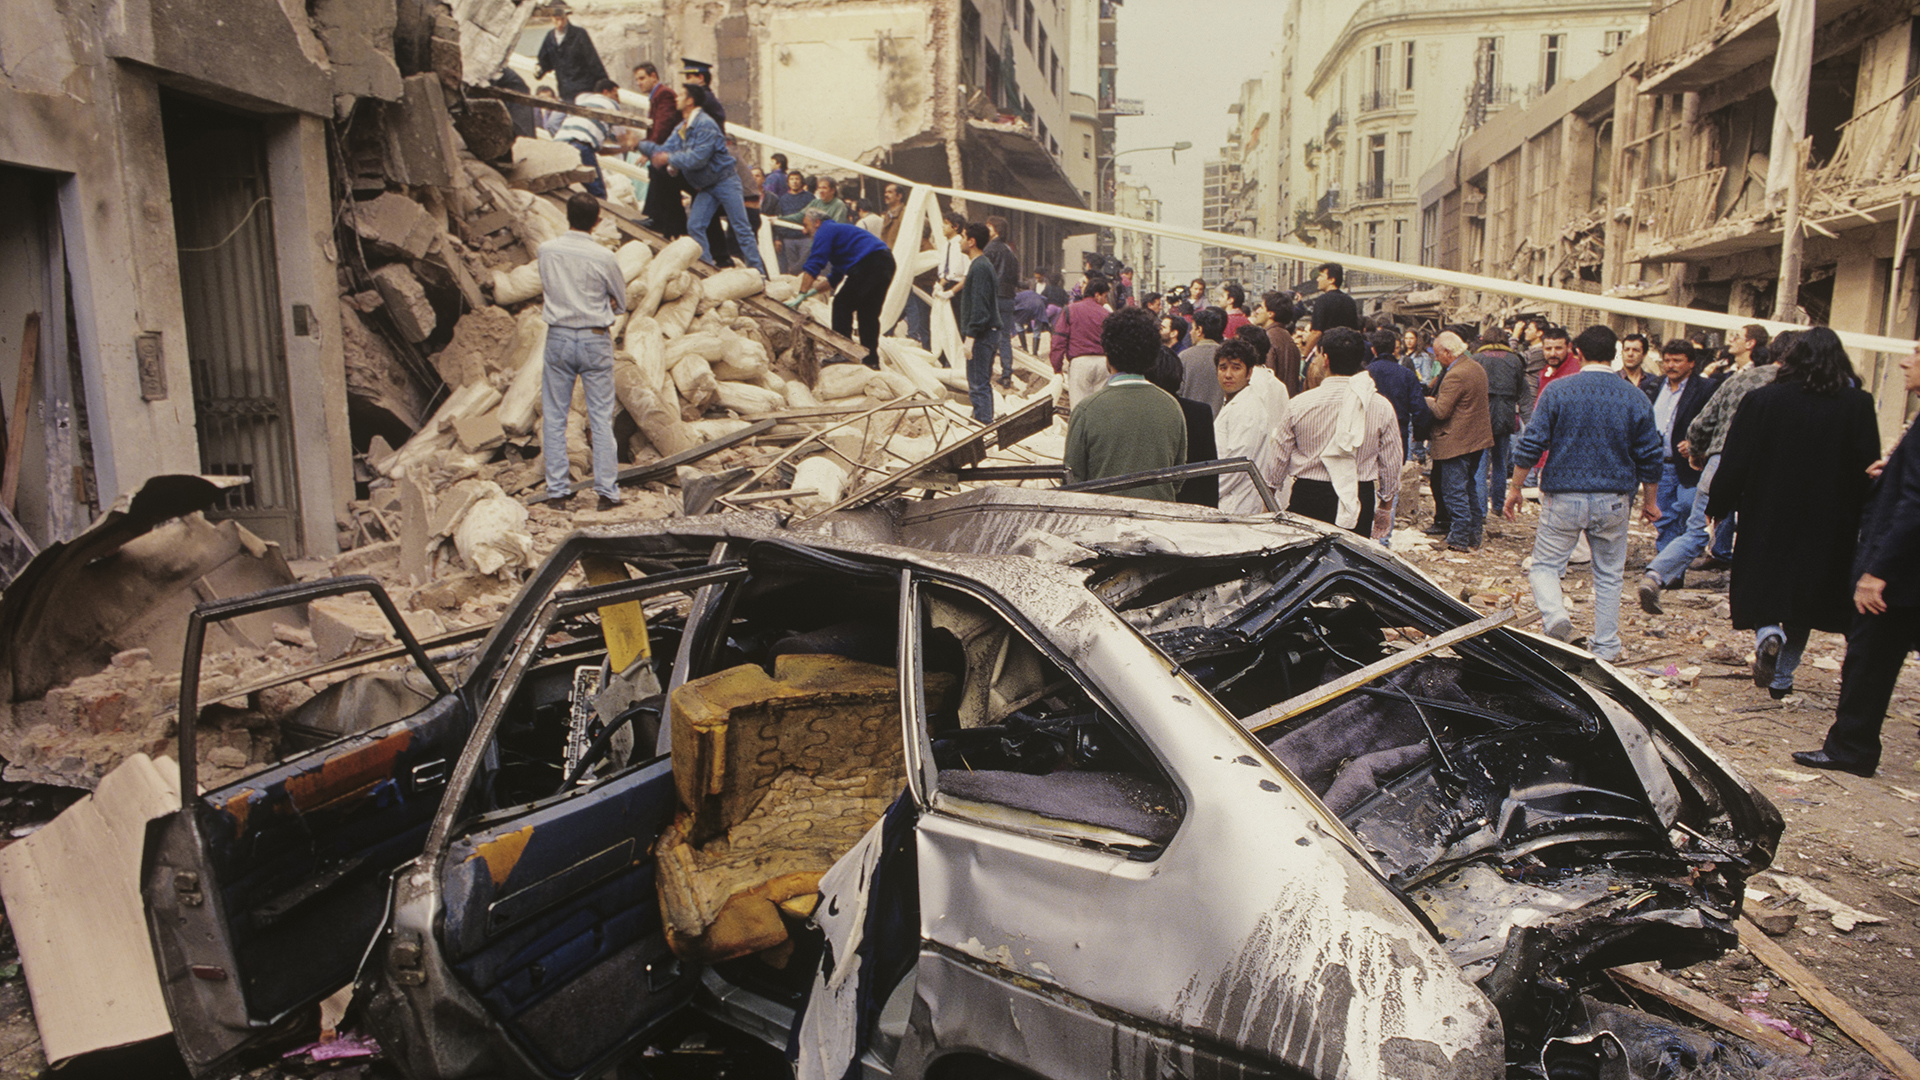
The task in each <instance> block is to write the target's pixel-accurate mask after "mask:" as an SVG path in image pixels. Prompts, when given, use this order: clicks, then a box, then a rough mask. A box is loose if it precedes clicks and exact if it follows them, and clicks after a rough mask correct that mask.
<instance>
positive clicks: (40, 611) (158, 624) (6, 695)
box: [0, 475, 303, 786]
mask: <svg viewBox="0 0 1920 1080" xmlns="http://www.w3.org/2000/svg"><path fill="white" fill-rule="evenodd" d="M244 482H245V481H243V480H239V479H236V478H229V477H199V476H181V475H166V476H158V477H154V478H153V479H151V480H149V481H147V483H146V484H144V485H142V487H141V488H140V490H139V491H136V492H133V493H131V494H129V495H123V496H122V497H121V498H120V499H119V500H118V501H116V502H115V503H114V505H113V507H112V508H110V509H109V510H108V511H107V513H105V514H103V515H102V516H101V517H100V519H99V520H98V521H96V522H95V523H94V524H93V525H92V526H91V527H89V528H88V529H87V530H86V531H85V532H83V533H81V534H80V535H79V536H78V537H75V538H74V539H73V540H71V541H67V542H65V543H60V544H52V545H49V546H48V547H47V548H46V550H44V551H42V552H41V553H40V554H39V555H37V556H35V557H34V559H33V561H32V562H30V563H28V564H27V566H26V567H25V568H24V569H23V570H22V571H21V572H20V576H19V577H18V578H16V579H15V580H14V582H13V584H12V585H11V586H10V587H9V588H8V589H7V590H6V592H5V593H0V757H4V758H5V759H7V760H8V761H10V762H14V763H16V764H18V763H19V762H20V760H21V754H20V750H21V749H22V747H23V746H24V745H25V740H24V736H25V734H26V727H25V726H23V725H24V724H27V723H28V719H29V718H26V717H23V716H22V715H21V714H19V713H18V712H17V710H18V707H19V706H20V704H21V703H24V702H31V701H34V700H37V699H39V698H41V697H43V696H44V695H45V694H46V693H47V692H48V691H49V690H51V689H53V688H54V687H57V686H61V685H63V684H66V683H70V682H72V681H73V680H74V679H76V678H79V677H81V676H84V675H88V674H91V673H93V672H97V671H100V670H101V669H103V668H105V667H107V665H108V664H109V663H110V662H111V660H112V658H113V656H114V654H116V653H119V652H123V651H125V650H127V649H135V648H146V649H148V650H150V651H151V655H152V656H153V662H154V663H155V664H156V665H158V666H159V667H161V668H162V669H167V668H169V667H170V668H172V669H174V670H177V669H178V668H179V665H180V657H181V653H182V647H183V644H184V639H185V633H186V622H187V620H186V615H187V612H188V611H189V610H190V609H191V608H192V607H193V605H195V604H197V603H199V602H200V601H202V600H211V599H217V598H219V597H225V596H238V595H242V594H244V593H250V592H256V591H258V590H260V589H265V588H271V587H272V586H275V585H283V584H287V583H289V582H291V581H293V571H292V570H291V569H290V568H289V567H288V566H287V563H286V560H285V559H284V558H283V557H282V556H281V554H280V549H279V547H278V545H274V544H269V543H267V542H265V541H262V540H261V539H260V538H259V537H257V536H254V535H253V534H252V533H250V532H247V531H246V530H245V529H243V528H241V527H240V526H239V525H238V523H236V522H232V521H224V522H220V523H219V524H214V523H212V522H209V521H207V520H206V519H205V518H204V517H202V516H201V515H200V513H199V511H200V510H201V509H203V508H205V507H207V506H210V505H212V503H213V502H214V500H215V499H217V498H219V497H220V496H221V495H222V494H223V493H224V492H226V491H227V490H228V489H230V488H232V487H234V486H236V485H237V484H239V483H244ZM276 621H288V622H293V623H299V622H301V621H303V616H302V615H301V614H300V613H299V612H298V611H297V610H283V611H277V612H270V613H264V614H262V615H259V616H250V617H248V618H246V619H240V620H235V621H234V622H232V623H228V624H223V629H222V630H221V631H219V632H216V633H210V634H209V635H208V636H207V649H208V651H209V652H210V653H211V652H221V651H224V650H227V649H231V648H233V647H235V646H238V645H249V646H254V647H257V646H259V645H261V644H264V643H265V642H266V641H268V640H269V639H270V638H271V637H272V626H273V623H274V622H276ZM229 626H230V627H231V628H232V629H231V630H227V629H225V628H224V627H229ZM33 722H38V721H33ZM54 734H56V735H57V734H58V733H57V732H56V733H54ZM43 741H46V740H43ZM52 741H53V742H57V739H54V740H52ZM51 760H53V761H54V762H55V763H56V765H57V762H58V758H57V756H56V757H54V758H52V759H51ZM76 764H77V763H76ZM54 772H55V773H57V772H58V769H57V768H56V769H55V770H54ZM96 777H97V774H94V777H90V778H87V779H86V780H85V783H86V784H87V785H88V786H90V785H91V782H92V778H96ZM53 782H58V781H57V780H56V781H53ZM69 782H80V780H79V778H76V779H75V780H71V781H69Z"/></svg>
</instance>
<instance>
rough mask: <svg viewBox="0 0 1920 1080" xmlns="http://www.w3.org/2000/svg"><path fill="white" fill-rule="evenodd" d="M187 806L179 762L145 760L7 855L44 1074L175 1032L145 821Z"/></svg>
mask: <svg viewBox="0 0 1920 1080" xmlns="http://www.w3.org/2000/svg"><path fill="white" fill-rule="evenodd" d="M179 807H180V774H179V770H178V769H177V768H176V767H175V766H174V763H173V760H172V759H171V758H166V757H162V758H159V759H158V760H155V759H152V758H149V757H147V756H146V755H145V754H137V755H135V756H133V757H131V758H129V759H127V761H126V763H125V764H123V765H121V766H120V767H119V768H117V769H115V770H114V771H113V772H111V773H109V774H108V775H107V776H106V777H105V778H104V779H102V780H101V781H100V786H99V787H98V788H97V789H96V790H95V791H94V793H93V794H92V795H89V796H87V797H86V798H84V799H81V800H80V801H79V802H77V803H75V804H73V805H72V806H70V807H68V808H67V809H66V811H65V812H64V813H62V814H61V815H60V816H59V817H58V818H55V819H54V821H53V823H52V824H50V825H48V826H47V827H45V828H43V829H41V830H40V831H38V832H36V833H34V834H33V835H32V836H29V837H27V838H26V839H24V840H21V841H19V842H18V843H14V844H10V845H8V846H7V848H6V849H5V850H0V895H4V897H5V899H6V906H7V918H8V919H10V920H11V921H12V930H13V937H14V940H15V941H16V942H17V943H18V944H19V946H20V964H21V967H22V969H23V970H24V971H25V972H26V978H27V992H28V993H29V994H31V995H32V997H33V1016H34V1021H35V1023H37V1024H38V1025H39V1029H40V1044H41V1047H42V1049H44V1050H45V1052H46V1056H47V1063H48V1064H49V1065H52V1066H54V1067H55V1068H59V1067H60V1066H61V1065H63V1064H65V1063H66V1062H68V1061H71V1060H72V1059H74V1058H76V1057H79V1056H80V1055H82V1054H88V1053H92V1052H94V1051H97V1050H107V1049H111V1048H113V1047H116V1046H127V1045H131V1044H133V1043H136V1042H140V1041H142V1040H144V1039H151V1038H157V1037H160V1036H163V1035H166V1034H167V1033H168V1032H170V1031H172V1030H173V1024H172V1021H171V1020H170V1019H169V1017H168V1014H167V1003H166V999H165V998H164V997H162V996H161V993H160V977H159V974H158V973H157V971H156V970H155V968H154V962H153V946H152V944H151V943H150V942H149V941H148V939H147V922H146V916H145V914H144V912H143V911H142V909H141V902H140V857H141V851H142V848H143V845H144V843H145V840H146V826H147V822H149V821H151V820H153V819H154V818H157V817H160V816H162V815H164V814H168V813H171V812H173V811H174V810H177V809H179Z"/></svg>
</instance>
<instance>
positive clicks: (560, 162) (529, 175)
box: [506, 138, 594, 193]
mask: <svg viewBox="0 0 1920 1080" xmlns="http://www.w3.org/2000/svg"><path fill="white" fill-rule="evenodd" d="M506 176H507V182H508V183H509V184H511V185H513V186H514V187H516V188H519V189H520V190H522V191H532V192H536V193H537V192H542V191H552V190H554V189H555V188H563V187H566V186H567V185H569V184H576V183H583V182H585V181H588V180H592V179H593V177H594V171H593V169H591V168H589V167H588V166H586V165H583V164H582V163H581V161H580V151H579V150H577V149H575V148H574V147H573V146H572V145H571V144H569V143H563V142H553V141H551V140H547V139H528V138H520V139H516V140H514V143H513V166H512V167H511V168H509V169H508V170H507V173H506Z"/></svg>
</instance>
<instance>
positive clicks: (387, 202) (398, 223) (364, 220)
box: [352, 192, 440, 259]
mask: <svg viewBox="0 0 1920 1080" xmlns="http://www.w3.org/2000/svg"><path fill="white" fill-rule="evenodd" d="M352 207H353V210H352V214H353V231H354V232H355V233H357V234H359V236H360V239H362V240H364V241H366V242H367V243H368V244H371V245H373V246H374V248H375V250H376V253H377V254H381V255H385V256H387V257H389V258H403V257H404V258H408V259H418V258H421V257H422V256H424V255H426V253H427V248H428V247H429V246H431V245H432V243H433V239H434V237H436V236H438V235H440V229H439V228H438V227H437V226H436V225H435V224H434V221H433V218H432V217H431V216H430V215H428V213H427V208H426V207H424V206H421V205H420V204H419V203H417V202H414V201H413V200H412V199H409V198H407V197H406V196H405V195H396V194H394V193H393V192H387V193H386V194H384V195H381V196H380V197H379V198H376V199H368V200H366V201H365V202H357V203H353V204H352Z"/></svg>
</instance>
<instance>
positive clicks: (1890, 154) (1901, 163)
mask: <svg viewBox="0 0 1920 1080" xmlns="http://www.w3.org/2000/svg"><path fill="white" fill-rule="evenodd" d="M1914 90H1915V84H1914V83H1908V84H1907V85H1906V86H1904V87H1902V88H1901V89H1900V90H1899V91H1898V92H1896V93H1895V94H1894V95H1893V96H1892V97H1889V98H1886V99H1885V100H1883V101H1881V102H1879V103H1878V104H1875V105H1871V106H1868V107H1867V108H1866V109H1865V110H1864V111H1862V112H1860V113H1858V114H1857V115H1855V116H1854V118H1853V119H1851V120H1848V121H1847V122H1846V123H1844V124H1842V125H1841V126H1840V146H1839V148H1838V149H1836V150H1835V151H1834V153H1833V159H1832V160H1830V161H1828V162H1827V163H1826V164H1825V165H1823V166H1821V167H1820V168H1817V169H1812V170H1809V171H1808V173H1807V182H1806V185H1805V186H1806V189H1807V191H1808V192H1809V193H1817V194H1819V195H1824V196H1828V197H1830V198H1832V199H1835V200H1836V201H1837V200H1841V199H1844V198H1846V197H1847V196H1848V195H1850V194H1852V193H1853V192H1854V191H1856V190H1859V189H1861V188H1870V187H1877V186H1879V185H1881V184H1889V183H1892V182H1893V181H1895V180H1899V179H1901V178H1903V177H1907V176H1911V175H1913V174H1914V173H1915V172H1916V171H1917V170H1920V101H1916V100H1915V99H1914Z"/></svg>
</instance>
